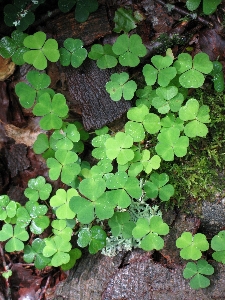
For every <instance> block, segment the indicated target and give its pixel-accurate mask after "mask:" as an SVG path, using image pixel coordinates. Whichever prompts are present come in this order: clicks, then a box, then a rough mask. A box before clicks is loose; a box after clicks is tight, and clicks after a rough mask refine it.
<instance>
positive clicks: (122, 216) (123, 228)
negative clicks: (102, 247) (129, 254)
mask: <svg viewBox="0 0 225 300" xmlns="http://www.w3.org/2000/svg"><path fill="white" fill-rule="evenodd" d="M130 218H131V217H130V214H129V212H127V211H124V212H115V213H114V215H113V216H112V218H110V219H109V221H108V224H109V226H110V228H111V232H112V235H113V236H118V235H120V234H121V235H122V236H123V238H124V239H130V238H132V230H133V229H134V227H135V223H134V222H133V221H131V220H130Z"/></svg>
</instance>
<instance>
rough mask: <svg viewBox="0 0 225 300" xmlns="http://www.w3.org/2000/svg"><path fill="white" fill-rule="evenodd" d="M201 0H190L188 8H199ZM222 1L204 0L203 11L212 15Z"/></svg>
mask: <svg viewBox="0 0 225 300" xmlns="http://www.w3.org/2000/svg"><path fill="white" fill-rule="evenodd" d="M200 2H201V0H188V1H187V3H186V5H187V8H188V9H189V10H191V11H193V10H195V9H197V8H198V7H199V5H200ZM221 2H222V0H214V1H211V0H203V12H204V14H206V15H211V14H213V13H214V12H215V11H216V9H217V6H218V5H219V4H220V3H221Z"/></svg>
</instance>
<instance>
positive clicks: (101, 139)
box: [92, 133, 110, 159]
mask: <svg viewBox="0 0 225 300" xmlns="http://www.w3.org/2000/svg"><path fill="white" fill-rule="evenodd" d="M109 138H110V135H109V134H108V133H106V134H101V135H99V136H96V137H94V138H93V139H92V146H94V147H95V149H93V150H92V156H93V157H95V158H97V159H104V158H106V157H107V155H106V147H105V142H106V141H107V140H108V139H109Z"/></svg>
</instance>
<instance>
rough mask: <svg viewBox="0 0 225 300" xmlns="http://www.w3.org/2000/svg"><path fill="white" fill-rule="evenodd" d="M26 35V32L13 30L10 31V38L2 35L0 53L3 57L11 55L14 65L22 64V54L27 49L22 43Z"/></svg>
mask: <svg viewBox="0 0 225 300" xmlns="http://www.w3.org/2000/svg"><path fill="white" fill-rule="evenodd" d="M26 36H27V34H26V33H23V32H21V31H19V30H15V31H13V32H12V34H11V38H10V37H8V36H5V37H3V38H2V39H1V41H0V55H1V56H2V57H4V58H9V57H11V58H12V61H13V62H14V63H15V64H16V65H22V64H24V63H25V61H24V59H23V54H24V53H25V52H26V51H27V50H28V49H27V48H26V47H24V45H23V40H24V39H25V37H26Z"/></svg>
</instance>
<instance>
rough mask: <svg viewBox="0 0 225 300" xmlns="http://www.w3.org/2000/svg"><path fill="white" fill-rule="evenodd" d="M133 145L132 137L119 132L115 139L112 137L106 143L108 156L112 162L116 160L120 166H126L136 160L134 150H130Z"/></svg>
mask: <svg viewBox="0 0 225 300" xmlns="http://www.w3.org/2000/svg"><path fill="white" fill-rule="evenodd" d="M132 145H133V138H132V137H131V136H130V135H128V134H126V133H124V132H117V134H116V135H115V137H111V138H109V139H107V140H106V142H105V147H106V155H107V157H108V158H109V159H111V160H113V159H115V158H116V160H117V163H118V164H120V165H125V164H126V163H127V162H128V161H131V160H132V159H133V158H134V152H133V150H132V149H129V148H131V146H132Z"/></svg>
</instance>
